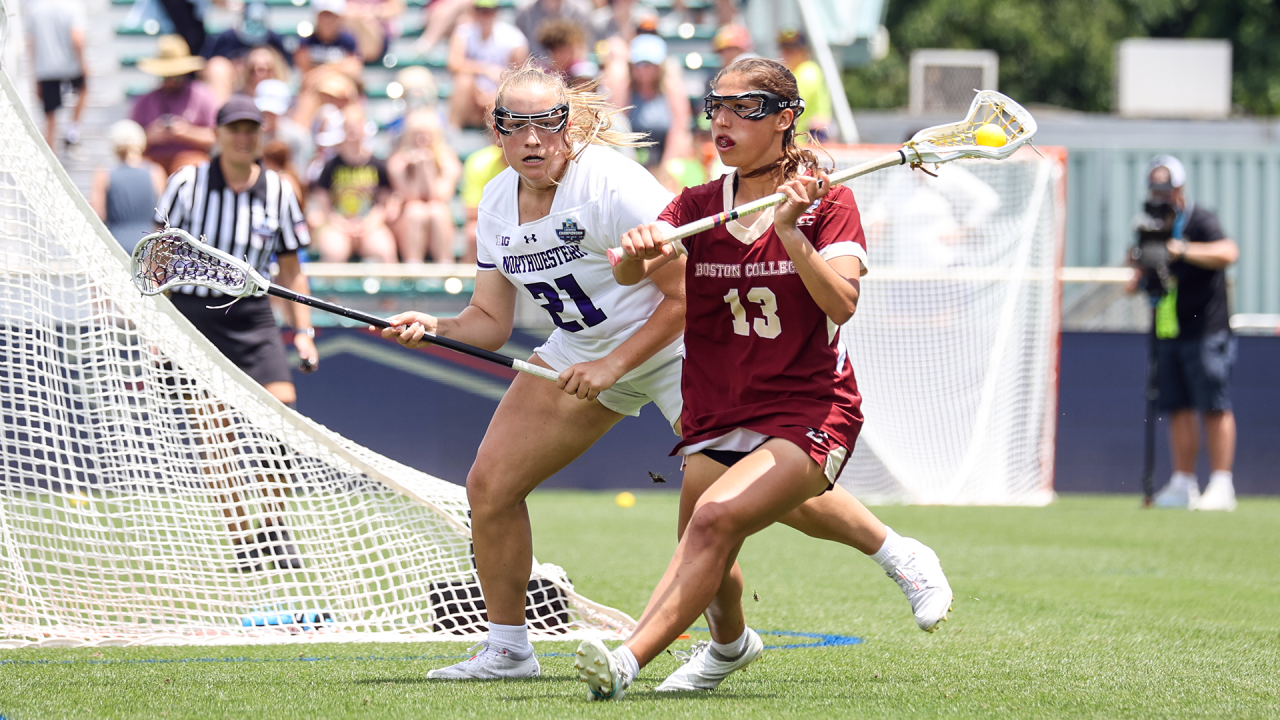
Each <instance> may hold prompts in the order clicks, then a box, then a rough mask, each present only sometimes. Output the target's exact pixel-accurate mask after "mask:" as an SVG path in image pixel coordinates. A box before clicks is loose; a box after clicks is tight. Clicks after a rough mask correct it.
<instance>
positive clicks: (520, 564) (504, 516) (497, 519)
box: [428, 355, 622, 679]
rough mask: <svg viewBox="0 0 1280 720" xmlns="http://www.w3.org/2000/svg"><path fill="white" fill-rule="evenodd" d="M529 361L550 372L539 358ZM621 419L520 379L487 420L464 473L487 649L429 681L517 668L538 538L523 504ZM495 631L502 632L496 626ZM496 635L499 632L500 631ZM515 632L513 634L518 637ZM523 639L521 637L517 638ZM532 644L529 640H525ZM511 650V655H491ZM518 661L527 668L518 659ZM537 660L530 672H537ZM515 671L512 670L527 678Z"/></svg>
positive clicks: (530, 379) (491, 674) (526, 378)
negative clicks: (515, 643) (515, 644)
mask: <svg viewBox="0 0 1280 720" xmlns="http://www.w3.org/2000/svg"><path fill="white" fill-rule="evenodd" d="M530 362H533V363H534V364H537V365H541V366H542V367H548V365H547V364H546V363H544V362H543V361H542V359H541V358H539V357H538V356H537V355H534V356H532V357H531V358H530ZM621 419H622V416H621V415H619V414H618V413H615V412H613V411H612V410H610V409H608V408H606V407H605V406H603V405H601V404H600V403H599V402H596V401H594V400H593V401H589V402H588V401H585V400H579V399H578V398H576V397H573V396H571V395H568V394H566V393H565V392H564V391H562V390H560V389H559V388H558V387H556V386H555V385H554V384H552V383H549V382H547V381H546V380H542V379H540V378H534V377H531V376H529V375H523V374H522V375H517V376H516V379H515V380H514V381H512V383H511V388H510V389H509V390H507V393H506V395H504V396H503V398H502V402H500V403H499V404H498V409H497V411H496V412H495V413H494V415H493V419H492V420H490V421H489V429H488V431H486V432H485V436H484V440H483V441H481V443H480V449H479V450H478V451H477V453H476V461H475V464H474V465H472V467H471V472H470V473H469V474H468V475H467V500H468V501H469V503H470V505H471V541H472V544H473V546H474V548H475V556H476V572H477V574H478V575H479V576H480V587H481V590H482V591H483V592H484V600H485V607H486V609H487V611H488V615H489V622H490V635H489V641H488V645H487V646H486V648H485V650H484V651H482V652H481V654H479V655H477V656H476V657H475V658H472V659H471V660H468V661H466V662H464V663H459V664H458V665H455V666H452V667H450V668H442V669H440V670H437V671H433V672H432V673H430V674H429V675H428V677H432V678H444V679H495V678H498V677H508V676H509V677H518V676H519V675H502V674H500V673H503V672H505V670H504V669H503V668H505V667H507V666H508V665H513V662H512V660H511V656H512V654H514V656H520V655H522V654H523V653H524V652H527V648H511V647H506V646H505V645H504V644H503V643H504V637H496V635H501V634H502V633H504V632H506V630H505V628H516V627H519V628H523V627H524V625H525V615H524V606H525V594H526V593H527V592H528V587H529V571H530V569H531V568H532V566H533V535H532V531H531V529H530V526H529V508H528V506H527V505H526V504H525V498H526V497H528V495H529V493H530V492H532V491H533V489H534V488H536V487H537V486H538V485H541V484H542V482H543V481H545V480H546V479H547V478H549V477H551V476H552V475H554V474H555V473H556V472H558V471H560V470H561V469H563V468H564V467H565V466H567V465H568V464H569V463H571V462H573V461H574V460H575V459H576V458H577V457H578V456H580V455H581V454H582V453H584V452H586V451H587V449H588V448H590V447H591V446H592V445H594V444H595V443H596V441H597V440H599V439H600V438H601V437H602V436H604V434H605V433H606V432H608V430H609V429H610V428H612V427H613V426H614V425H615V424H616V423H617V422H618V421H619V420H621ZM495 626H498V627H495ZM495 631H496V632H495ZM513 632H515V631H513ZM520 634H523V633H520ZM525 644H526V645H527V640H526V641H525ZM504 650H506V651H508V655H507V657H498V656H496V655H495V654H494V653H499V654H500V653H502V652H503V651H504ZM516 662H524V661H523V659H522V658H519V657H517V658H516ZM536 667H537V662H536V660H534V661H533V662H532V664H531V666H530V667H529V668H528V669H529V672H535V670H534V669H536ZM523 671H524V670H522V669H521V668H520V667H514V668H513V669H512V672H523Z"/></svg>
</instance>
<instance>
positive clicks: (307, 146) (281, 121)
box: [253, 79, 313, 198]
mask: <svg viewBox="0 0 1280 720" xmlns="http://www.w3.org/2000/svg"><path fill="white" fill-rule="evenodd" d="M253 101H254V104H256V105H257V106H258V109H259V110H261V111H262V141H263V143H265V145H264V146H263V147H264V148H265V147H266V146H267V145H270V144H271V143H273V142H281V143H284V145H285V148H286V149H287V150H288V160H289V162H290V163H291V164H293V165H295V166H298V167H306V166H307V163H308V162H310V161H311V154H312V152H313V148H312V145H311V133H310V132H308V131H307V129H306V128H304V127H303V126H301V125H299V124H298V123H297V122H296V121H294V119H293V118H291V117H289V108H290V106H291V105H292V104H293V93H292V92H291V91H290V90H289V86H288V85H287V84H286V83H285V82H284V81H282V80H275V79H268V80H263V81H262V82H260V83H258V85H257V88H256V90H255V92H254V94H253ZM272 169H273V170H274V169H275V168H272ZM298 197H299V198H302V197H303V196H302V194H299V195H298Z"/></svg>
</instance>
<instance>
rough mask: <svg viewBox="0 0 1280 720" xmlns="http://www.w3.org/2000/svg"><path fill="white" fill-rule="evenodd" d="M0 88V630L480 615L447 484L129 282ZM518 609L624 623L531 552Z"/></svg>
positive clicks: (560, 622)
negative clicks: (306, 409)
mask: <svg viewBox="0 0 1280 720" xmlns="http://www.w3.org/2000/svg"><path fill="white" fill-rule="evenodd" d="M0 85H2V86H3V94H0V137H3V138H4V142H3V143H0V425H2V426H3V438H0V647H21V646H26V645H45V646H49V645H89V644H135V643H166V644H174V643H228V644H230V643H254V642H264V643H265V642H288V641H368V640H412V639H453V640H457V639H467V637H466V636H472V637H474V636H475V635H476V634H477V633H481V632H484V631H485V630H486V627H485V619H484V616H483V607H484V606H483V600H482V598H481V597H480V591H479V586H478V584H477V582H476V579H475V574H474V566H473V562H472V553H471V548H470V531H469V520H468V517H467V504H466V496H465V491H464V490H463V488H462V487H460V486H458V485H454V484H451V483H448V482H445V481H443V480H439V479H437V478H433V477H430V476H428V475H425V474H423V473H421V472H418V471H415V470H413V469H412V468H408V467H405V466H403V465H400V464H398V463H396V462H393V461H391V460H389V459H387V458H384V457H381V456H379V455H377V454H375V453H373V452H371V451H369V450H367V449H365V448H363V447H360V446H358V445H356V444H355V443H352V442H350V441H348V440H346V439H344V438H342V437H339V436H338V435H336V434H334V433H332V432H330V431H328V430H326V429H325V428H324V427H321V426H319V425H317V424H315V423H313V422H311V421H309V420H308V419H306V418H305V417H302V416H300V415H298V414H297V413H295V412H293V411H291V410H289V409H288V408H286V407H284V406H283V405H281V404H279V403H278V402H276V401H275V400H274V399H273V398H271V396H270V395H268V394H267V393H266V392H265V391H264V390H262V389H261V388H260V387H259V386H258V385H256V384H255V383H254V382H253V381H252V380H251V379H250V378H249V377H248V376H246V375H244V374H243V373H242V372H240V371H239V370H238V369H236V368H235V367H234V366H233V365H231V364H230V363H229V362H228V361H227V360H225V359H224V358H222V357H221V355H220V354H219V353H218V352H217V350H216V349H214V347H213V346H212V345H211V344H210V343H209V342H208V341H206V340H205V339H204V338H203V337H202V336H201V335H200V334H199V333H198V332H197V331H195V330H194V329H193V328H192V327H191V326H190V324H188V323H187V321H186V320H185V319H184V318H183V317H182V316H181V314H179V313H178V312H177V311H176V310H175V309H174V308H173V306H172V305H171V304H170V303H169V301H168V300H166V299H165V298H163V297H155V298H147V297H142V296H141V295H140V294H139V293H138V291H137V290H136V289H135V288H134V287H133V285H132V284H131V282H130V277H129V270H128V258H127V256H126V255H125V253H124V251H123V250H122V249H121V248H120V246H119V245H118V243H116V242H115V241H114V240H113V239H112V238H111V237H110V235H108V234H107V232H106V229H105V228H104V227H103V226H102V224H101V223H100V222H98V221H97V219H96V218H95V217H94V216H93V215H92V212H91V210H90V209H89V206H88V204H87V203H86V202H85V201H84V199H83V198H82V197H80V196H79V193H77V192H76V190H75V189H74V187H73V186H72V184H71V182H70V180H69V178H67V176H66V175H65V173H64V172H63V171H62V169H61V167H60V166H59V165H58V164H57V162H56V161H55V160H54V158H53V156H52V155H51V154H50V152H49V151H48V148H47V147H46V146H45V145H44V142H43V140H41V139H40V138H39V133H38V131H37V130H36V128H35V126H34V125H33V124H32V122H31V120H30V118H29V117H28V116H27V115H26V112H25V111H24V110H23V109H22V107H21V104H20V102H19V100H18V95H17V93H16V92H15V90H14V87H13V85H12V84H11V82H10V81H9V78H8V77H7V76H4V75H3V73H0ZM353 381H354V380H353ZM527 617H528V618H529V622H530V626H531V628H532V631H533V634H534V635H535V637H543V638H548V637H555V638H568V637H573V636H582V635H594V636H598V637H618V636H621V635H623V634H625V632H626V631H627V630H629V629H630V628H631V627H633V625H634V622H633V621H632V619H631V618H629V617H627V616H626V615H624V614H622V613H620V612H618V611H616V610H613V609H610V608H607V607H603V606H600V605H598V604H595V603H592V602H591V601H589V600H587V599H585V598H583V597H581V596H579V595H577V594H576V593H575V592H574V591H573V587H572V585H571V584H570V582H569V581H568V579H567V578H566V577H565V576H564V573H563V571H562V570H560V569H559V568H557V567H555V566H551V565H538V564H536V563H535V566H534V567H533V568H532V576H531V578H530V583H529V594H528V603H527Z"/></svg>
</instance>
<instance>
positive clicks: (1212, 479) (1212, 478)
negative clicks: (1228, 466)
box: [1209, 470, 1234, 487]
mask: <svg viewBox="0 0 1280 720" xmlns="http://www.w3.org/2000/svg"><path fill="white" fill-rule="evenodd" d="M1231 480H1232V476H1231V471H1230V470H1214V471H1213V472H1212V473H1211V474H1210V475H1209V483H1210V484H1213V483H1226V484H1227V485H1231ZM1233 487H1234V486H1233Z"/></svg>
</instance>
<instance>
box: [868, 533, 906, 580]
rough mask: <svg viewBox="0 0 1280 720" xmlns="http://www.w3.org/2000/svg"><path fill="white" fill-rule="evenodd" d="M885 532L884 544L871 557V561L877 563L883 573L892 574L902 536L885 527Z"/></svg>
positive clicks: (895, 565)
mask: <svg viewBox="0 0 1280 720" xmlns="http://www.w3.org/2000/svg"><path fill="white" fill-rule="evenodd" d="M885 530H886V531H887V533H886V534H885V536H884V544H883V545H881V546H880V549H879V550H877V551H876V554H875V555H872V556H871V559H872V560H875V561H876V562H877V563H879V564H880V567H882V568H884V571H885V572H893V569H894V568H895V567H897V566H898V564H897V562H895V560H896V559H897V554H898V547H899V546H900V545H901V544H902V536H901V535H899V534H898V533H896V532H894V531H893V528H889V527H887V528H885Z"/></svg>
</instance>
